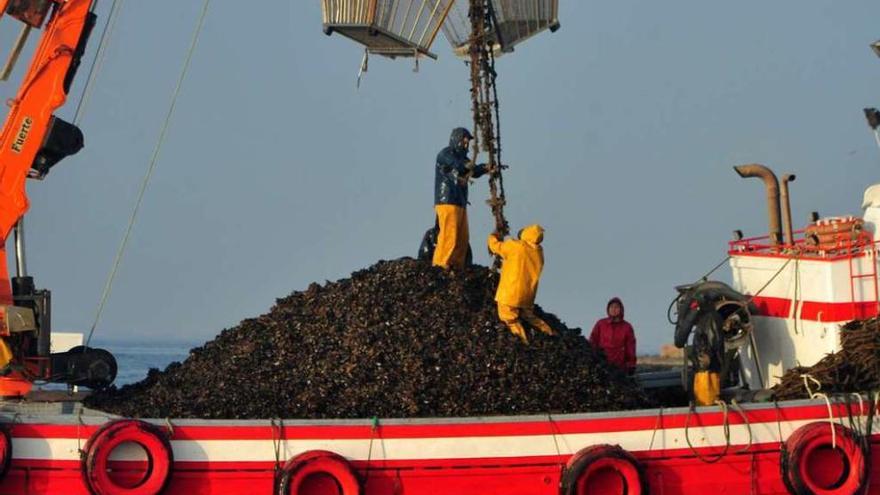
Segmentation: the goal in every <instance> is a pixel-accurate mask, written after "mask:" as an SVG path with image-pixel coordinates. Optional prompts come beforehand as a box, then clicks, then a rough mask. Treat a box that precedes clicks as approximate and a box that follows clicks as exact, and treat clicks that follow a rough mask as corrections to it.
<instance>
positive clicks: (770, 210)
mask: <svg viewBox="0 0 880 495" xmlns="http://www.w3.org/2000/svg"><path fill="white" fill-rule="evenodd" d="M733 169H734V170H736V173H738V174H739V176H740V177H742V178H744V179H745V178H748V177H760V178H761V180H763V181H764V188H765V189H766V190H767V218H768V220H769V224H770V242H771V243H772V244H773V247H778V246H779V243H780V242H781V241H782V231H781V230H780V228H779V224H780V220H779V219H780V213H779V180H777V179H776V174H774V173H773V171H772V170H770V169H769V168H767V167H765V166H764V165H760V164H757V163H752V164H750V165H739V166H737V167H733Z"/></svg>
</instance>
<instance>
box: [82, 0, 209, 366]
mask: <svg viewBox="0 0 880 495" xmlns="http://www.w3.org/2000/svg"><path fill="white" fill-rule="evenodd" d="M210 4H211V0H205V1H204V3H203V5H202V11H201V14H200V16H199V19H198V23H197V24H196V29H195V32H194V33H193V37H192V41H191V42H190V46H189V50H188V51H187V54H186V59H185V60H184V63H183V69H182V70H181V71H180V77H179V78H178V79H177V85H176V86H175V88H174V92H173V93H172V96H171V104H170V105H169V107H168V113H167V114H166V115H165V121H164V122H163V124H162V128H161V130H160V132H159V139H158V141H157V142H156V147H155V148H154V149H153V155H152V157H151V158H150V165H149V167H147V173H146V175H144V179H143V181H142V182H141V186H140V190H139V191H138V195H137V199H136V200H135V204H134V209H133V210H132V212H131V217H130V218H129V221H128V226H127V227H126V229H125V235H124V236H123V237H122V242H121V243H120V244H119V250H118V251H117V252H116V258H115V259H114V261H113V267H112V268H111V270H110V274H109V276H108V277H107V282H106V283H105V285H104V291H103V292H102V294H101V300H100V302H99V303H98V310H97V311H96V313H95V321H94V322H93V323H92V327H91V329H89V336H88V338H86V342H85V346H84V347H88V345H89V342H90V341H91V340H92V335H93V334H94V333H95V329H96V328H97V326H98V322H99V321H100V320H101V314H102V313H103V312H104V307H105V306H106V304H107V298H108V297H109V296H110V291H111V289H112V287H113V280H114V279H115V278H116V273H117V272H118V270H119V265H120V263H121V262H122V255H123V254H124V253H125V248H126V246H127V245H128V240H129V238H130V237H131V232H132V229H133V228H134V224H135V221H136V220H137V216H138V212H139V211H140V208H141V204H142V202H143V199H144V193H145V192H146V190H147V185H148V184H149V183H150V179H151V178H152V177H153V172H154V171H155V170H156V164H157V162H158V161H159V153H160V152H161V150H162V145H163V144H165V136H166V135H167V133H168V128H169V127H170V126H171V117H172V116H173V115H174V108H175V107H176V106H177V99H178V97H179V96H180V90H181V88H182V87H183V81H184V80H185V79H186V74H187V72H188V71H189V66H190V64H191V62H192V56H193V53H195V51H196V46H197V45H198V41H199V35H200V34H201V32H202V26H204V23H205V18H206V17H207V15H208V7H209V5H210ZM83 352H85V349H84V350H83Z"/></svg>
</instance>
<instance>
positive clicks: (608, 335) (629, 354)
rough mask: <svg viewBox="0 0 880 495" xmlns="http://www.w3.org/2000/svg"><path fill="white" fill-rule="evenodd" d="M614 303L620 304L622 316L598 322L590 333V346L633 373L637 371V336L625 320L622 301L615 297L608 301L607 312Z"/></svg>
mask: <svg viewBox="0 0 880 495" xmlns="http://www.w3.org/2000/svg"><path fill="white" fill-rule="evenodd" d="M612 303H618V304H620V316H619V317H618V318H616V319H612V318H611V316H609V317H607V318H602V319H601V320H599V321H597V322H596V324H595V325H594V326H593V331H592V332H591V333H590V344H592V345H593V346H594V347H598V348H599V349H602V350H603V351H605V356H606V357H607V358H608V362H609V363H611V364H614V365H616V366H618V367H620V368H622V369H623V370H624V371H626V372H627V373H632V372H633V371H635V369H636V335H635V332H633V327H632V325H630V324H629V323H628V322H627V321H626V320H624V319H623V302H622V301H621V300H620V299H618V298H616V297H615V298H612V299H611V300H610V301H608V305H607V306H606V307H605V308H606V311H607V308H609V307H611V304H612Z"/></svg>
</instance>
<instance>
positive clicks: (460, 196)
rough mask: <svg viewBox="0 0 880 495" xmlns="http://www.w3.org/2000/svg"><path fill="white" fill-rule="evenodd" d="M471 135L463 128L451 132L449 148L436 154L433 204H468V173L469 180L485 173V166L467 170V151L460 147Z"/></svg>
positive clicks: (462, 205)
mask: <svg viewBox="0 0 880 495" xmlns="http://www.w3.org/2000/svg"><path fill="white" fill-rule="evenodd" d="M470 135H471V133H470V132H468V130H467V129H465V128H463V127H458V128H455V129H453V130H452V135H451V136H450V137H449V146H447V147H446V148H443V150H442V151H440V153H438V154H437V167H436V169H435V171H434V204H435V205H455V206H461V207H467V204H468V172H471V175H470V177H471V178H474V179H476V178H478V177H480V176H482V175H483V174H485V173H486V165H477V166H476V167H474V169H473V171H470V170H468V168H467V164H468V162H469V161H470V160H469V159H468V156H467V152H468V150H467V149H466V148H464V147H463V146H462V145H461V141H462V139H464V138H465V137H466V136H470Z"/></svg>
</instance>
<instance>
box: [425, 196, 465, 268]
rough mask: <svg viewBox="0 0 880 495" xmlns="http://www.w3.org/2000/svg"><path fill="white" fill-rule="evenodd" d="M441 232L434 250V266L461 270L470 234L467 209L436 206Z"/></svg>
mask: <svg viewBox="0 0 880 495" xmlns="http://www.w3.org/2000/svg"><path fill="white" fill-rule="evenodd" d="M434 210H435V211H436V212H437V223H438V225H439V226H440V232H439V233H438V234H437V246H436V247H435V248H434V259H433V265H434V266H440V267H443V268H461V267H463V266H464V261H465V259H466V258H467V251H468V242H469V240H470V239H469V238H468V237H469V233H468V219H467V209H466V208H463V207H461V206H455V205H434Z"/></svg>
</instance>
